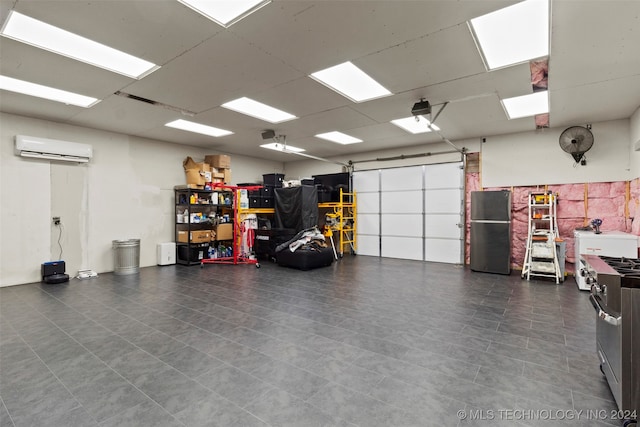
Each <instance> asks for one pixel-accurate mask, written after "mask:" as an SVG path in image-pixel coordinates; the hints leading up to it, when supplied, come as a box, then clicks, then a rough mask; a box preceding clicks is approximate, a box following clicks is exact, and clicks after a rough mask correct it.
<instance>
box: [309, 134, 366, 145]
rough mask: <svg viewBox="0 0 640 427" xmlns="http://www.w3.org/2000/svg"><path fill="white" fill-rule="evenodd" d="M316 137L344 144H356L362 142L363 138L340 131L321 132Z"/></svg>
mask: <svg viewBox="0 0 640 427" xmlns="http://www.w3.org/2000/svg"><path fill="white" fill-rule="evenodd" d="M316 138H322V139H326V140H327V141H331V142H335V143H338V144H342V145H347V144H356V143H358V142H362V140H361V139H358V138H354V137H352V136H350V135H347V134H346V133H342V132H338V131H333V132H326V133H319V134H317V135H316Z"/></svg>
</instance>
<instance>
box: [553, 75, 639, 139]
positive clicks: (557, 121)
mask: <svg viewBox="0 0 640 427" xmlns="http://www.w3.org/2000/svg"><path fill="white" fill-rule="evenodd" d="M629 93H633V94H640V74H638V75H635V76H632V77H627V78H620V79H615V80H608V81H603V82H598V83H593V84H587V85H581V86H577V87H571V88H566V89H559V90H553V91H551V93H550V95H549V101H550V108H551V115H550V121H551V125H552V126H553V127H556V126H575V125H585V124H587V123H596V122H603V121H606V120H616V119H620V118H628V117H631V115H632V114H633V113H634V112H635V111H636V109H638V107H640V97H635V98H634V97H629V96H627V95H628V94H629ZM576 106H579V108H576Z"/></svg>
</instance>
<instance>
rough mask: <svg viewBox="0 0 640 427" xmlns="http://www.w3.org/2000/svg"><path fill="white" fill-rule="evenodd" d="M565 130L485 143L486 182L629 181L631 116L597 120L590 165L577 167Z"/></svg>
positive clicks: (486, 184)
mask: <svg viewBox="0 0 640 427" xmlns="http://www.w3.org/2000/svg"><path fill="white" fill-rule="evenodd" d="M564 129H565V128H557V129H545V130H543V131H537V132H526V133H517V134H510V135H499V136H493V137H490V138H487V141H486V143H483V144H482V156H481V161H482V175H481V179H482V186H483V187H504V186H521V185H538V184H571V183H585V182H607V181H628V180H630V179H631V178H632V173H631V161H630V159H629V150H630V147H629V145H630V136H629V120H628V119H625V120H614V121H608V122H600V123H593V125H592V129H591V131H592V132H593V136H594V140H595V142H594V144H593V147H592V148H591V150H589V151H588V152H587V153H586V157H587V165H586V166H581V165H578V166H575V167H574V160H573V158H572V157H571V156H570V155H569V154H567V153H565V152H564V151H562V149H561V148H560V144H559V142H558V138H559V136H560V134H561V133H562V131H563V130H564Z"/></svg>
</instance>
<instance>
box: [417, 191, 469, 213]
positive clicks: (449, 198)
mask: <svg viewBox="0 0 640 427" xmlns="http://www.w3.org/2000/svg"><path fill="white" fill-rule="evenodd" d="M461 201H462V192H461V190H460V189H442V190H426V191H425V193H424V211H425V213H458V212H460V208H461V204H462V202H461Z"/></svg>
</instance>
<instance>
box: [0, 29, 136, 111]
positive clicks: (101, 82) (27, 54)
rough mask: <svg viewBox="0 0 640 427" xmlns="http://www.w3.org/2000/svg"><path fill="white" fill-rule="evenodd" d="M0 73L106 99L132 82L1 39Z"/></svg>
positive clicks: (99, 69) (120, 76)
mask: <svg viewBox="0 0 640 427" xmlns="http://www.w3.org/2000/svg"><path fill="white" fill-rule="evenodd" d="M0 51H1V52H2V61H0V74H2V75H5V76H8V77H13V78H16V79H20V80H26V81H28V82H32V83H37V84H41V85H45V86H50V87H54V88H57V89H62V90H67V91H70V92H75V93H78V94H81V95H86V96H92V97H95V98H98V99H103V98H105V97H107V96H109V95H110V94H112V93H113V92H114V91H116V90H118V89H120V88H121V87H123V86H125V85H127V84H128V83H129V82H130V81H131V79H130V78H128V77H125V76H122V75H120V74H116V73H112V72H110V71H107V70H103V69H101V68H97V67H94V66H91V65H88V64H85V63H82V62H79V61H75V60H73V59H69V58H66V57H64V56H61V55H57V54H55V53H51V52H48V51H45V50H42V49H38V48H36V47H33V46H29V45H25V44H23V43H20V42H17V41H15V40H11V39H7V38H5V37H0Z"/></svg>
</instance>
